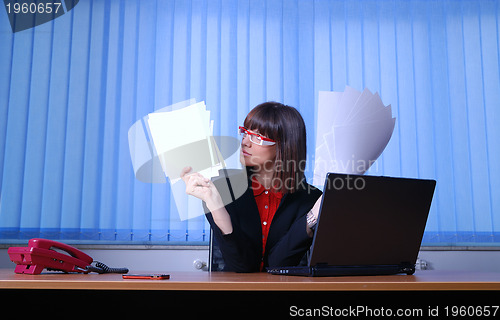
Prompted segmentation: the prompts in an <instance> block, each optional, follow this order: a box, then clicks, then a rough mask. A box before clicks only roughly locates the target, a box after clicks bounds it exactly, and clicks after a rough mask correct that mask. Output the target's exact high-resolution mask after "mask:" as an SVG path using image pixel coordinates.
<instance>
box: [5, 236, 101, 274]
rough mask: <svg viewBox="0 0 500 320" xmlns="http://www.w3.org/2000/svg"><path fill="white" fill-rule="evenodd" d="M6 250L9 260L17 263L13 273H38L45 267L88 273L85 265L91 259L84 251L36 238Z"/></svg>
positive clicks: (88, 263) (90, 261)
mask: <svg viewBox="0 0 500 320" xmlns="http://www.w3.org/2000/svg"><path fill="white" fill-rule="evenodd" d="M54 248H55V249H59V250H62V251H64V252H65V253H61V252H60V251H56V250H54ZM7 252H8V253H9V257H10V260H11V261H12V262H14V263H15V264H17V266H16V269H15V270H14V271H15V273H28V274H40V273H41V272H42V270H43V269H45V268H47V269H53V270H60V271H64V272H83V273H88V272H90V270H88V269H87V266H90V264H91V263H92V261H93V259H92V258H91V257H89V256H88V255H86V254H85V253H83V252H81V251H80V250H78V249H76V248H73V247H71V246H69V245H67V244H64V243H60V242H56V241H52V240H47V239H38V238H34V239H31V240H30V241H29V242H28V247H10V248H9V250H8V251H7Z"/></svg>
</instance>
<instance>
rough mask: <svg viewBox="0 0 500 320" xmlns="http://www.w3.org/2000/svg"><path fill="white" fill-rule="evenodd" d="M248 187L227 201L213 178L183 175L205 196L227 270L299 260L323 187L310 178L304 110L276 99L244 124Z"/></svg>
mask: <svg viewBox="0 0 500 320" xmlns="http://www.w3.org/2000/svg"><path fill="white" fill-rule="evenodd" d="M240 134H241V136H242V140H241V154H240V157H241V161H242V164H244V165H245V167H246V168H247V173H248V177H249V179H248V181H247V183H248V186H246V191H245V192H244V193H243V195H242V196H240V197H239V198H237V199H236V200H235V201H233V202H231V203H229V204H226V205H225V206H224V202H223V201H222V198H221V196H220V193H219V191H218V189H217V187H216V184H217V183H216V184H214V183H213V182H212V181H210V180H209V179H206V178H205V177H203V176H202V175H200V174H198V173H189V172H190V170H191V168H189V167H188V168H185V169H184V170H183V172H182V174H181V176H182V178H183V180H184V182H185V183H186V193H188V194H190V195H193V196H195V197H197V198H200V199H201V200H203V201H204V203H205V205H206V207H207V208H208V211H209V213H207V215H206V216H207V219H208V221H209V223H210V225H211V227H212V230H213V233H214V237H215V239H216V242H217V243H218V245H219V246H220V250H221V252H222V256H223V258H224V262H225V269H224V270H225V271H236V272H256V271H263V270H265V268H266V267H277V266H294V265H298V264H299V263H300V261H301V259H302V258H303V257H304V255H305V253H306V252H307V250H308V249H309V247H310V245H311V242H312V235H313V228H314V225H315V223H316V219H317V216H318V210H319V204H320V202H321V191H320V190H318V189H316V188H314V187H313V186H311V185H309V184H307V183H306V181H305V177H304V169H305V161H306V128H305V124H304V120H303V119H302V116H301V115H300V113H299V112H298V111H297V110H296V109H295V108H293V107H289V106H286V105H283V104H281V103H277V102H266V103H263V104H260V105H258V106H256V107H255V108H254V109H252V110H251V111H250V113H249V114H248V115H247V117H246V119H245V121H244V124H243V126H242V127H240Z"/></svg>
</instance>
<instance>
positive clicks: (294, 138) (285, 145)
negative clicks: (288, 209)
mask: <svg viewBox="0 0 500 320" xmlns="http://www.w3.org/2000/svg"><path fill="white" fill-rule="evenodd" d="M240 134H241V135H242V140H241V163H242V164H244V165H245V166H247V167H253V168H252V170H253V172H254V173H255V172H258V173H261V174H262V173H267V174H270V173H272V174H273V177H272V181H273V185H274V186H275V187H276V188H278V189H280V191H281V192H283V193H287V192H291V193H293V192H295V190H297V187H298V186H299V184H300V183H301V181H302V180H303V179H304V170H305V163H306V127H305V123H304V119H302V116H301V115H300V113H299V112H298V111H297V110H296V109H295V108H293V107H290V106H286V105H284V104H281V103H278V102H272V101H270V102H264V103H262V104H260V105H258V106H256V107H255V108H253V109H252V110H251V111H250V112H249V113H248V115H247V116H246V118H245V121H244V122H243V126H242V127H240ZM257 134H260V136H258V135H257ZM250 139H253V140H250ZM252 141H253V142H252ZM263 169H265V172H264V171H262V170H263Z"/></svg>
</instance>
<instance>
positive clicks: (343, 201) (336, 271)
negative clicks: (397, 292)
mask: <svg viewBox="0 0 500 320" xmlns="http://www.w3.org/2000/svg"><path fill="white" fill-rule="evenodd" d="M435 186H436V181H435V180H423V179H408V178H393V177H385V176H360V175H348V174H338V173H328V174H327V177H326V181H325V187H324V189H323V190H324V192H323V199H322V203H321V207H320V211H319V216H318V223H317V225H316V230H315V232H314V238H313V243H312V246H311V249H310V251H309V253H308V263H307V266H297V267H272V268H268V269H267V271H268V272H269V273H271V274H279V275H301V276H346V275H389V274H399V273H406V274H408V275H411V274H413V273H414V272H415V263H416V260H417V255H418V252H419V250H420V244H421V242H422V236H423V234H424V229H425V224H426V222H427V216H428V214H429V209H430V206H431V202H432V197H433V194H434V189H435Z"/></svg>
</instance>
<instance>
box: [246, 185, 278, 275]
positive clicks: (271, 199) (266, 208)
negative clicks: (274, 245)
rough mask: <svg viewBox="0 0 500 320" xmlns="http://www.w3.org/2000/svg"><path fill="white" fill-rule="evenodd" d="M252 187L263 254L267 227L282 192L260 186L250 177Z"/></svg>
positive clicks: (269, 224) (276, 208) (269, 225)
mask: <svg viewBox="0 0 500 320" xmlns="http://www.w3.org/2000/svg"><path fill="white" fill-rule="evenodd" d="M252 189H253V195H254V197H255V202H256V203H257V208H258V209H259V215H260V222H261V226H262V256H264V252H265V250H266V243H267V236H268V234H269V228H270V227H271V222H272V221H273V217H274V214H275V213H276V210H278V207H279V205H280V202H281V198H283V194H282V193H281V192H276V191H274V189H266V188H264V186H262V185H261V184H260V183H259V182H257V181H256V180H255V179H252ZM262 266H263V264H261V269H262Z"/></svg>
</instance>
